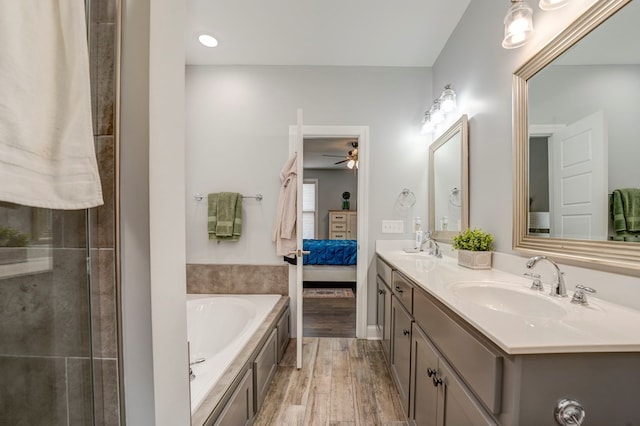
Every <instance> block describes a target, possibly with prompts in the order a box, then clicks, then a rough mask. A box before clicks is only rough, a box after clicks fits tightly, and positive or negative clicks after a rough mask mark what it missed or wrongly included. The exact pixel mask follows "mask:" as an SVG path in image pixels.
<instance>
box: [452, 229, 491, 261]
mask: <svg viewBox="0 0 640 426" xmlns="http://www.w3.org/2000/svg"><path fill="white" fill-rule="evenodd" d="M493 242H494V239H493V235H491V234H490V233H488V232H485V231H483V230H482V229H478V228H474V229H467V230H465V231H461V232H460V233H458V235H456V236H455V237H453V248H454V249H455V250H458V265H461V266H464V267H467V268H471V269H491V254H492V253H493Z"/></svg>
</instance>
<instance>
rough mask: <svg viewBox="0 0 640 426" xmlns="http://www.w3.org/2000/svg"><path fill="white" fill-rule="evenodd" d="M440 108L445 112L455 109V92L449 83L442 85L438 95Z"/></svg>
mask: <svg viewBox="0 0 640 426" xmlns="http://www.w3.org/2000/svg"><path fill="white" fill-rule="evenodd" d="M440 109H442V111H444V113H445V114H448V113H450V112H451V111H453V110H455V109H456V92H454V91H453V89H452V88H451V85H450V84H447V85H446V86H444V91H443V92H442V95H440Z"/></svg>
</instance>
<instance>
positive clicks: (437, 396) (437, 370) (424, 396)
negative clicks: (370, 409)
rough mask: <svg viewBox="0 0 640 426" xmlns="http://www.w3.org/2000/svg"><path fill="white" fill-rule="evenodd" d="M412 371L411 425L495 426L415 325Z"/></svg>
mask: <svg viewBox="0 0 640 426" xmlns="http://www.w3.org/2000/svg"><path fill="white" fill-rule="evenodd" d="M411 371H412V374H411V386H410V390H409V393H410V395H411V404H410V408H409V418H410V419H411V424H413V425H416V426H418V425H419V426H444V425H474V426H481V425H496V422H495V421H494V420H493V419H491V417H489V416H488V415H487V414H486V413H485V411H484V409H483V408H482V407H481V406H480V405H479V404H478V402H477V401H476V398H475V397H474V396H473V395H472V394H471V393H470V392H469V391H468V390H467V388H466V386H465V385H464V383H463V382H462V380H461V379H460V378H459V377H458V376H457V374H455V373H454V372H453V369H452V368H451V367H450V366H449V364H448V363H447V362H446V361H445V360H444V358H443V357H442V356H441V355H440V353H439V352H438V350H437V349H436V348H435V347H434V346H433V345H432V344H431V343H430V341H429V339H428V338H427V337H426V336H425V334H424V333H423V332H422V330H420V328H419V327H418V326H417V325H416V323H414V324H413V329H412V338H411Z"/></svg>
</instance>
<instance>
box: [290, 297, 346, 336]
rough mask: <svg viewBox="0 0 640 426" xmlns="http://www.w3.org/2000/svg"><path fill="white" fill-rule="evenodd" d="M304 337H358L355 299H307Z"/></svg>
mask: <svg viewBox="0 0 640 426" xmlns="http://www.w3.org/2000/svg"><path fill="white" fill-rule="evenodd" d="M302 312H303V314H302V316H303V324H304V327H303V331H302V333H303V336H305V337H356V298H355V297H328V298H321V297H305V298H304V299H303V305H302Z"/></svg>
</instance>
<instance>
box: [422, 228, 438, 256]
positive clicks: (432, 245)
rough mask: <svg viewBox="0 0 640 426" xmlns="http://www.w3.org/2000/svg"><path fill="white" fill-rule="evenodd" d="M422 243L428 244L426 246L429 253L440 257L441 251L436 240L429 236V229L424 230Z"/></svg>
mask: <svg viewBox="0 0 640 426" xmlns="http://www.w3.org/2000/svg"><path fill="white" fill-rule="evenodd" d="M422 244H423V245H424V244H428V246H427V247H428V248H429V254H430V255H432V256H435V257H437V258H441V257H442V253H441V252H440V246H439V245H438V242H437V241H436V240H434V239H432V238H431V231H425V233H424V241H423V243H422Z"/></svg>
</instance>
